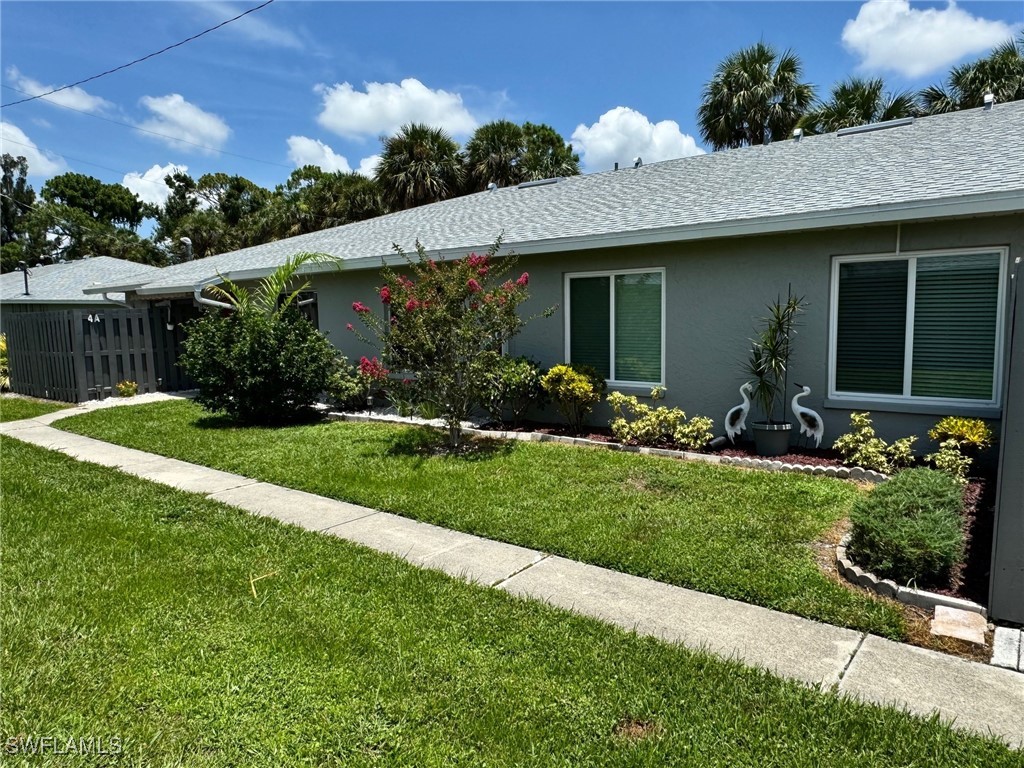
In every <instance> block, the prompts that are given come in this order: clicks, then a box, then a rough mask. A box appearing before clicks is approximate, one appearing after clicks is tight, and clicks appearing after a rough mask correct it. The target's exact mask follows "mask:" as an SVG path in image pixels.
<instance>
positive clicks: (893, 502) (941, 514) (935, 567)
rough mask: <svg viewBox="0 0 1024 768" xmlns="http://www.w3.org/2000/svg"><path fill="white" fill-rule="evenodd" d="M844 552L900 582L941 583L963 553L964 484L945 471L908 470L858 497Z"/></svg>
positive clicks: (865, 565)
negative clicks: (846, 551) (865, 494)
mask: <svg viewBox="0 0 1024 768" xmlns="http://www.w3.org/2000/svg"><path fill="white" fill-rule="evenodd" d="M850 520H851V522H852V523H853V530H852V532H851V537H850V544H849V547H848V549H849V552H850V554H851V555H852V556H853V559H854V561H855V562H856V563H857V564H858V565H859V566H861V567H862V568H865V569H867V570H869V571H871V572H872V573H874V574H875V575H876V576H881V577H884V578H888V579H892V580H893V581H896V582H898V583H900V584H908V583H910V582H915V583H916V584H917V585H918V586H926V585H928V584H934V583H938V582H941V581H942V580H943V579H945V578H946V577H948V575H949V572H950V569H951V568H952V567H953V566H954V565H956V564H957V563H958V562H960V561H961V560H962V558H963V556H964V532H963V487H962V486H961V485H960V484H959V483H957V481H956V480H954V479H953V478H952V477H950V476H949V475H947V474H945V473H944V472H937V471H935V470H932V469H908V470H905V471H903V472H900V473H899V474H897V475H895V476H894V477H893V478H892V479H891V480H889V481H888V482H886V483H884V484H882V485H880V486H878V487H877V488H875V489H874V490H873V491H872V492H871V493H870V494H869V495H867V496H865V497H863V498H861V499H858V500H857V501H856V502H855V503H854V506H853V509H852V510H851V512H850Z"/></svg>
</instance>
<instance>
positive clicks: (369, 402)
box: [366, 395, 373, 413]
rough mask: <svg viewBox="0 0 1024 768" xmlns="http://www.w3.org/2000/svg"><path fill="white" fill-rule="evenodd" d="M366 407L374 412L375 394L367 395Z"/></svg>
mask: <svg viewBox="0 0 1024 768" xmlns="http://www.w3.org/2000/svg"><path fill="white" fill-rule="evenodd" d="M366 409H367V410H368V411H369V412H370V413H373V395H367V396H366Z"/></svg>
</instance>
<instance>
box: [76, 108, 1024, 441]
mask: <svg viewBox="0 0 1024 768" xmlns="http://www.w3.org/2000/svg"><path fill="white" fill-rule="evenodd" d="M1021 126H1024V102H1015V103H1007V104H996V105H994V106H993V107H991V108H987V109H975V110H968V111H963V112H955V113H951V114H946V115H940V116H935V117H927V118H921V119H917V120H913V119H908V120H899V121H893V122H892V123H887V124H876V125H870V126H864V127H863V128H858V129H848V130H844V131H839V132H837V133H830V134H825V135H821V136H806V137H801V138H794V139H792V140H789V141H784V142H777V143H774V144H770V145H767V146H757V147H746V148H741V149H735V150H728V151H724V152H716V153H713V154H706V155H700V156H696V157H688V158H683V159H679V160H670V161H666V162H659V163H651V164H642V163H641V164H639V165H638V167H629V168H625V169H622V170H615V171H608V172H604V173H595V174H589V175H585V176H577V177H570V178H564V179H551V180H548V181H542V182H531V183H527V184H520V185H519V186H517V187H509V188H499V189H493V190H490V191H485V192H480V193H477V194H473V195H469V196H466V197H460V198H456V199H453V200H447V201H443V202H439V203H435V204H432V205H427V206H422V207H420V208H415V209H412V210H408V211H402V212H398V213H393V214H390V215H387V216H382V217H379V218H376V219H371V220H369V221H363V222H359V223H355V224H350V225H346V226H342V227H338V228H335V229H328V230H323V231H320V232H314V233H310V234H306V235H301V236H298V237H293V238H289V239H285V240H280V241H277V242H273V243H268V244H265V245H260V246H255V247H252V248H246V249H243V250H240V251H235V252H232V253H226V254H222V255H218V256H214V257H211V258H207V259H203V260H198V261H192V262H186V263H183V264H179V265H176V266H173V267H168V268H165V269H163V270H160V271H159V272H158V273H154V274H153V275H151V276H145V277H143V278H141V279H139V278H133V279H127V280H112V281H109V282H108V283H106V284H105V285H104V286H101V287H95V288H92V289H87V290H89V291H93V292H97V291H100V290H115V291H121V292H124V293H125V295H126V296H127V298H128V301H129V302H131V303H133V304H136V305H145V304H147V303H152V302H154V301H166V300H168V299H170V300H175V301H183V300H188V299H189V298H191V297H193V296H194V295H196V296H198V295H201V294H200V291H201V289H202V286H204V285H206V284H209V283H210V282H216V281H217V280H218V279H219V276H225V277H230V278H231V279H232V280H235V281H245V280H249V279H256V278H259V277H261V276H263V275H265V274H267V273H268V272H269V271H271V270H273V269H274V268H275V267H277V266H278V265H279V264H281V263H282V261H283V260H284V259H285V258H287V257H288V256H291V255H292V254H295V253H298V252H303V251H315V252H322V253H327V254H330V255H332V256H335V257H337V258H338V259H341V260H342V263H343V268H342V269H341V270H340V271H337V270H330V268H327V269H329V271H321V272H319V273H318V272H317V269H318V268H313V269H312V270H311V279H312V283H313V286H312V287H313V290H314V291H315V293H316V296H317V310H318V316H319V325H320V328H321V330H323V331H325V332H327V333H328V334H329V337H330V339H331V340H332V341H333V342H334V344H335V345H336V346H338V347H339V348H340V349H341V350H342V351H343V352H344V353H345V354H347V355H348V356H349V357H350V358H356V359H358V357H359V356H361V355H363V354H368V353H370V352H371V350H369V349H368V348H366V347H365V346H363V345H362V344H361V343H360V342H359V341H358V340H357V339H356V338H355V337H354V336H353V335H352V334H350V333H346V332H345V330H344V329H345V326H346V324H347V323H349V322H352V321H354V320H355V313H354V312H353V311H352V309H351V305H352V302H354V301H357V300H361V301H364V302H365V303H367V304H369V305H371V306H377V305H376V303H375V302H373V301H371V300H374V299H375V298H376V291H375V288H376V287H377V286H378V285H379V276H378V269H379V267H380V265H381V263H382V261H385V262H387V263H390V264H396V263H400V258H399V257H398V256H397V255H396V254H395V252H394V249H393V245H394V244H395V243H397V244H399V245H401V246H402V247H403V249H405V250H406V251H408V252H412V251H413V249H414V245H415V242H416V240H417V239H418V240H420V241H421V242H422V243H423V244H424V246H425V247H426V248H427V249H428V250H429V252H430V253H431V254H432V255H434V256H436V257H437V258H456V257H460V256H463V255H465V254H466V253H468V252H469V251H471V250H481V249H484V248H486V247H487V246H488V244H489V243H491V242H492V241H493V240H494V239H495V237H496V236H497V235H498V234H499V233H503V234H504V238H505V244H506V249H507V250H510V251H513V252H515V253H517V254H519V256H520V262H519V267H518V269H522V270H525V271H528V272H529V273H530V289H531V294H532V296H531V299H530V300H529V301H528V302H527V304H526V305H525V311H526V312H528V313H530V314H533V313H535V312H537V311H539V310H541V309H543V308H546V307H549V306H552V305H557V306H558V310H557V311H556V313H555V314H554V316H552V317H550V318H546V319H536V320H534V321H533V322H531V323H530V324H528V325H527V326H526V328H525V330H524V331H523V332H522V334H521V335H520V336H519V337H517V338H516V339H515V341H514V342H513V343H512V345H511V349H510V351H511V353H512V354H525V355H529V356H531V357H533V358H535V359H537V360H538V361H539V362H541V363H542V364H544V365H553V364H555V363H560V362H564V361H571V362H586V363H590V364H592V365H594V366H595V367H597V368H598V369H599V370H600V371H602V372H603V373H604V374H605V375H606V376H607V378H608V381H609V388H610V389H619V390H623V391H628V392H631V393H637V394H644V393H646V392H647V391H649V389H650V388H651V387H652V386H654V385H663V386H665V387H666V388H667V397H666V400H665V402H666V403H667V404H668V405H678V406H680V407H682V408H683V409H684V410H686V411H687V413H688V414H693V413H700V414H704V415H708V416H711V417H713V418H715V419H716V421H717V423H718V425H719V427H718V428H719V430H721V420H722V417H723V416H724V414H725V413H726V411H727V410H728V409H729V408H730V407H731V406H733V405H736V404H737V403H738V402H740V395H739V393H738V391H737V390H738V388H739V385H740V384H741V383H742V382H743V381H744V374H743V371H742V363H743V361H744V359H745V358H746V356H747V353H748V351H749V341H748V340H749V338H750V337H751V335H752V334H753V331H754V326H755V324H756V322H757V321H758V319H759V318H760V317H761V316H762V315H763V314H764V312H765V305H766V304H767V303H768V302H770V301H772V300H774V299H776V297H778V296H780V295H781V296H783V297H785V296H786V294H787V292H788V291H789V290H792V292H793V293H794V294H796V295H799V296H803V297H805V299H806V301H807V309H806V312H805V313H804V315H803V318H802V324H801V327H800V329H799V336H798V337H797V340H796V343H795V353H794V357H793V360H792V371H791V376H790V380H791V381H794V380H795V381H799V382H801V383H802V384H806V385H808V386H810V387H811V394H810V395H809V396H808V397H806V398H804V401H803V404H804V405H807V406H810V407H812V408H814V409H815V410H816V411H818V412H819V413H820V414H821V416H822V417H823V419H824V422H825V427H826V431H825V443H826V444H828V443H829V442H830V441H831V440H832V439H834V438H835V437H836V436H838V435H839V434H841V433H842V432H844V431H846V428H847V426H848V417H849V414H850V412H851V411H863V410H869V411H871V412H872V414H873V415H874V417H875V424H876V427H877V428H878V430H879V433H880V434H881V435H882V436H883V437H886V438H890V439H891V438H895V437H898V436H901V435H906V434H918V435H922V436H923V435H925V433H926V432H927V430H928V428H929V427H930V426H931V425H932V424H933V423H934V422H935V421H936V420H937V419H938V418H939V417H941V416H943V415H948V414H956V415H964V416H977V417H982V418H986V419H991V420H993V423H996V422H997V420H998V418H999V417H1000V415H1001V413H1002V408H1003V405H1004V402H1005V400H1006V397H1007V394H1008V393H1007V392H1006V391H1005V388H1004V381H1003V373H1004V368H1005V362H1006V360H1007V344H1008V338H1009V337H1008V333H1007V327H1008V312H1009V296H1010V292H1011V274H1012V272H1013V270H1014V266H1015V264H1016V262H1017V261H1018V260H1019V258H1020V256H1021V255H1022V254H1024V216H1022V213H1024V142H1021V141H1020V138H1019V137H1020V133H1021V131H1020V129H1021ZM1014 137H1017V138H1014ZM321 269H322V268H321ZM789 394H790V395H792V394H794V392H791V393H789ZM925 440H926V438H925Z"/></svg>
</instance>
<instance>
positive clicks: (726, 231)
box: [106, 190, 1024, 296]
mask: <svg viewBox="0 0 1024 768" xmlns="http://www.w3.org/2000/svg"><path fill="white" fill-rule="evenodd" d="M1018 212H1024V194H1022V193H1021V191H1020V190H1010V191H1000V192H986V193H983V194H978V195H962V196H960V197H953V198H945V199H942V200H920V201H912V202H901V203H889V204H883V205H868V206H860V207H857V208H847V209H842V210H832V211H820V212H813V213H798V214H793V215H788V216H770V217H761V218H755V219H743V220H735V219H734V220H729V221H722V222H713V223H707V224H687V225H683V226H679V227H658V228H656V229H644V230H636V231H632V232H613V233H608V234H600V235H583V236H578V237H564V238H562V237H560V238H550V239H547V240H530V241H525V242H505V243H502V250H506V251H514V252H515V253H516V254H518V255H523V256H526V255H539V254H546V253H564V252H568V251H581V250H591V249H596V248H621V247H625V246H631V245H656V244H660V243H673V242H687V241H694V240H711V239H717V238H728V237H749V236H752V235H766V234H780V233H783V232H801V231H809V230H819V229H839V228H843V227H857V226H871V225H875V224H893V223H897V222H908V221H915V220H922V219H923V220H927V219H939V218H960V217H968V216H981V215H989V214H1000V213H1018ZM491 245H492V243H477V244H475V245H474V244H468V245H462V246H459V247H457V248H443V249H438V250H433V249H427V253H428V254H430V255H432V256H436V257H437V258H439V259H446V258H459V257H461V256H464V255H465V254H466V253H468V252H469V251H472V250H486V249H487V248H489V247H490V246H491ZM404 263H405V260H404V259H403V257H402V256H401V255H399V254H396V253H389V254H382V255H377V256H362V257H358V258H351V259H340V264H341V269H342V270H345V271H348V270H364V269H380V267H381V266H383V265H387V266H401V265H402V264H404ZM276 268H277V266H273V267H259V268H255V269H248V270H237V271H231V272H226V273H221V275H218V274H217V273H214V274H211V275H209V276H207V277H205V278H203V279H201V280H197V281H194V282H191V283H184V284H180V285H160V286H155V287H145V284H143V287H137V288H134V289H132V288H129V289H128V290H135V292H136V293H137V294H138V295H139V296H145V295H159V294H169V293H191V292H192V291H193V290H194V289H195V287H196V286H197V285H199V284H201V283H210V282H216V281H217V279H218V277H219V276H223V277H228V278H230V279H231V280H235V281H237V280H255V279H258V278H261V277H265V276H266V275H269V274H270V273H271V272H273V271H274V269H276ZM338 269H339V267H338V266H337V265H325V264H307V265H304V268H303V269H302V270H301V273H302V274H322V273H325V272H330V271H338ZM106 290H107V291H115V290H123V288H122V287H121V286H111V287H109V288H107V289H106Z"/></svg>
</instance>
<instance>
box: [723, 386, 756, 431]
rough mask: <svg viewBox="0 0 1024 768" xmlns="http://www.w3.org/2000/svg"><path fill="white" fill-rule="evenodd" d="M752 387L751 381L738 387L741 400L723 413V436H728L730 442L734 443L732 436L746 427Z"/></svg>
mask: <svg viewBox="0 0 1024 768" xmlns="http://www.w3.org/2000/svg"><path fill="white" fill-rule="evenodd" d="M752 387H753V382H750V381H748V382H747V383H746V384H744V385H743V386H742V387H740V397H742V398H743V402H742V403H740V404H739V405H737V406H736V407H735V408H731V409H730V410H729V412H728V413H727V414H725V436H726V437H728V438H729V442H730V443H735V442H736V441H735V440H734V439H733V438H735V437H736V435H741V434H743V430H744V429H746V428H747V413H748V412H749V411H750V390H751V388H752Z"/></svg>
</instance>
